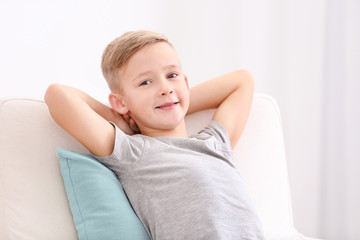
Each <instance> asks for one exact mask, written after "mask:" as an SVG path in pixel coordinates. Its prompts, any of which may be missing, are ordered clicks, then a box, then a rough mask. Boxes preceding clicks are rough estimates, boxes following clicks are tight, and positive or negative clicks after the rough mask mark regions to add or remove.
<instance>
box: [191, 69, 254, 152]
mask: <svg viewBox="0 0 360 240" xmlns="http://www.w3.org/2000/svg"><path fill="white" fill-rule="evenodd" d="M253 95H254V80H253V78H252V76H251V74H250V73H249V72H248V71H246V70H238V71H235V72H232V73H229V74H225V75H223V76H220V77H217V78H214V79H211V80H209V81H206V82H204V83H201V84H199V85H197V86H195V87H193V88H191V90H190V107H189V111H188V114H191V113H193V112H197V111H200V110H204V109H209V108H217V110H216V112H215V115H214V117H213V120H216V121H217V122H219V123H220V124H222V125H223V126H224V127H225V129H226V131H227V132H228V134H229V137H230V141H231V146H232V148H234V147H235V145H236V143H237V142H238V140H239V138H240V136H241V134H242V132H243V130H244V127H245V124H246V122H247V119H248V117H249V113H250V108H251V104H252V100H253Z"/></svg>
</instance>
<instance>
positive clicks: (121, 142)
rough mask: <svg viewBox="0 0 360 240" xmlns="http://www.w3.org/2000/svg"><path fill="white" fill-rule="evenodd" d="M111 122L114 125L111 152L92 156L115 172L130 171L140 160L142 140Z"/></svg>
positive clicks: (142, 146)
mask: <svg viewBox="0 0 360 240" xmlns="http://www.w3.org/2000/svg"><path fill="white" fill-rule="evenodd" d="M111 124H112V125H113V126H114V127H115V143H114V149H113V152H112V153H111V154H110V155H108V156H104V157H98V156H94V157H95V158H96V159H97V160H98V161H99V162H101V163H103V164H104V165H105V166H106V167H108V168H110V169H111V170H113V171H115V172H116V173H120V174H121V173H128V172H130V171H132V169H133V168H134V166H135V165H136V164H137V162H138V161H139V160H140V157H141V155H142V152H143V148H144V140H143V139H142V138H141V137H140V135H134V136H130V135H127V134H125V133H124V132H123V131H121V130H120V129H119V128H118V127H117V126H116V125H114V124H113V123H111ZM119 177H120V176H119Z"/></svg>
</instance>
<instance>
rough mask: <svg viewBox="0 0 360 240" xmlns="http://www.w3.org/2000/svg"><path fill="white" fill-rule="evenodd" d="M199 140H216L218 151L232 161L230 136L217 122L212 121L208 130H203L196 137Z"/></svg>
mask: <svg viewBox="0 0 360 240" xmlns="http://www.w3.org/2000/svg"><path fill="white" fill-rule="evenodd" d="M195 137H196V138H198V139H203V140H206V139H207V140H209V141H210V139H212V138H213V139H215V142H216V150H217V151H221V152H222V153H223V154H224V155H225V157H226V158H228V159H229V160H232V148H231V142H230V138H229V135H228V133H227V131H226V129H225V128H224V127H223V126H222V125H221V124H220V123H219V122H217V121H215V120H212V121H211V122H210V124H209V126H207V127H206V128H204V129H203V130H201V131H200V132H199V133H198V134H197V135H196V136H195Z"/></svg>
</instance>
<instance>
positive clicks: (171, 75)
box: [168, 73, 178, 78]
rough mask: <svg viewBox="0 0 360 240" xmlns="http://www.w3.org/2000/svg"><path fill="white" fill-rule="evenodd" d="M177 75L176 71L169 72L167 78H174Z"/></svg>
mask: <svg viewBox="0 0 360 240" xmlns="http://www.w3.org/2000/svg"><path fill="white" fill-rule="evenodd" d="M177 76H178V75H177V74H176V73H171V74H169V76H168V78H175V77H177Z"/></svg>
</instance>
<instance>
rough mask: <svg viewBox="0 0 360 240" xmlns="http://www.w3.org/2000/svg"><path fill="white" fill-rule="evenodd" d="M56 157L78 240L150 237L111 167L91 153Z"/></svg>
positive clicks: (61, 151) (65, 153)
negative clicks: (100, 161)
mask: <svg viewBox="0 0 360 240" xmlns="http://www.w3.org/2000/svg"><path fill="white" fill-rule="evenodd" d="M57 157H58V159H59V161H60V165H61V174H62V177H63V180H64V184H65V189H66V194H67V197H68V200H69V203H70V208H71V212H72V215H73V219H74V223H75V225H76V230H77V233H78V237H79V240H83V239H86V240H92V239H93V240H99V239H104V240H112V239H124V240H134V239H136V240H141V239H150V238H149V236H148V235H147V232H146V231H145V228H144V226H143V225H142V223H141V222H140V220H139V219H138V217H137V215H136V214H135V212H134V210H133V209H132V207H131V205H130V203H129V201H128V199H127V197H126V195H125V193H124V190H123V188H122V186H121V184H120V182H119V180H118V179H117V177H116V175H115V174H114V173H113V172H112V171H111V170H109V169H108V168H106V167H105V166H104V165H102V164H101V163H99V162H98V161H97V160H96V159H95V158H94V157H92V156H91V155H86V154H80V153H75V152H71V151H67V150H65V149H57Z"/></svg>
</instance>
